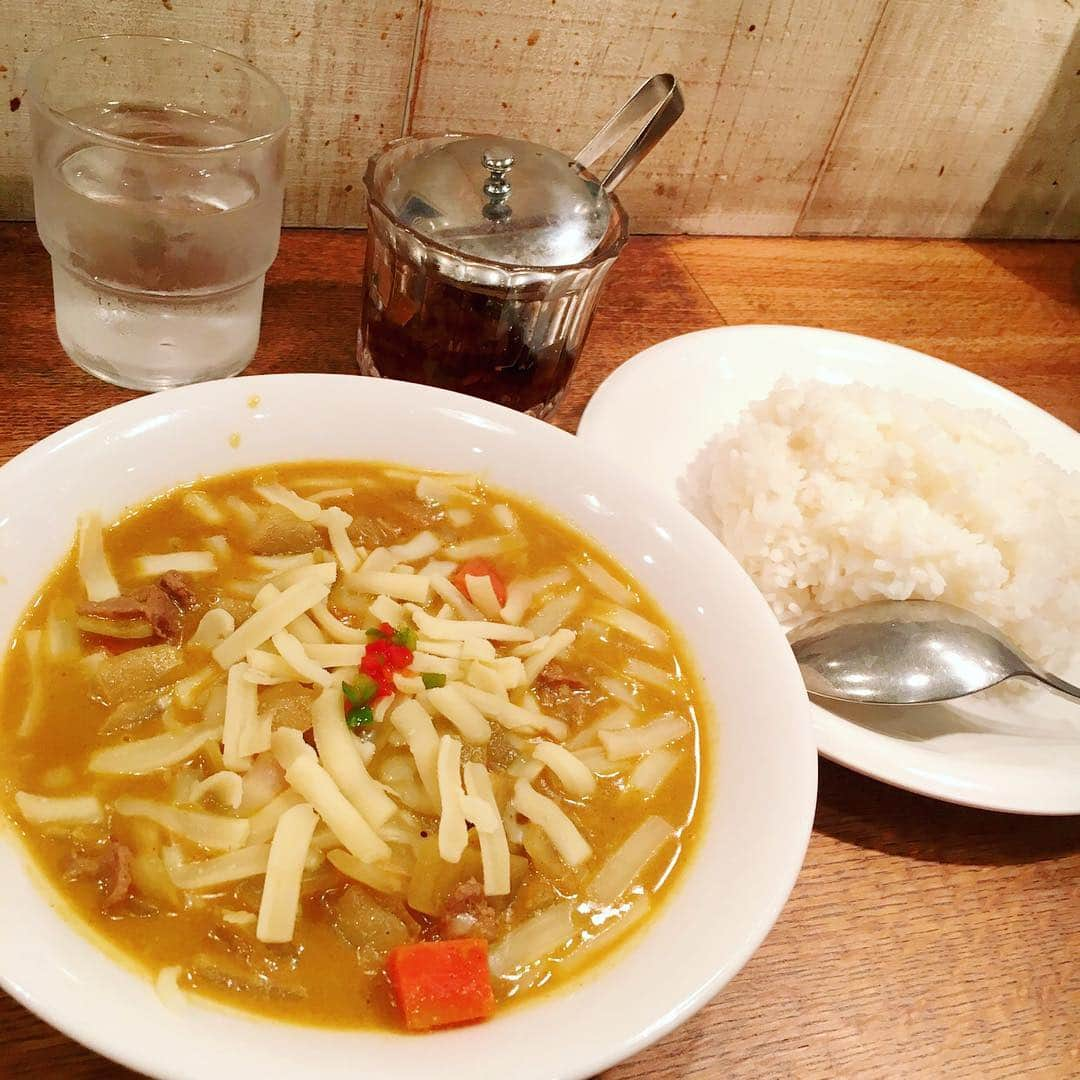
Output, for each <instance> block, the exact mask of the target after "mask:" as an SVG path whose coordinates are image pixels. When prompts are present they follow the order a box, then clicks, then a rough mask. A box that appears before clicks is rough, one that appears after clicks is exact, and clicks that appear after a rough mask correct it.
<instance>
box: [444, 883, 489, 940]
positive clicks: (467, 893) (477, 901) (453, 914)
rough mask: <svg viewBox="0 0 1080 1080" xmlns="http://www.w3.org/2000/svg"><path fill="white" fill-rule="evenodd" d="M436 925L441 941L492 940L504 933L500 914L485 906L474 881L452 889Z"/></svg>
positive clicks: (482, 891)
mask: <svg viewBox="0 0 1080 1080" xmlns="http://www.w3.org/2000/svg"><path fill="white" fill-rule="evenodd" d="M436 926H437V929H438V932H439V937H441V938H465V937H482V938H485V939H486V940H487V941H494V940H495V939H496V938H497V937H499V936H500V935H501V934H502V931H503V925H502V919H501V918H500V916H499V912H498V911H496V910H495V908H494V907H492V906H491V904H489V903H488V900H487V897H486V896H485V895H484V888H483V886H482V885H481V884H480V882H479V881H477V880H476V878H468V879H466V880H465V881H463V882H461V884H460V885H456V886H455V887H454V889H453V891H452V892H451V893H450V895H449V896H448V897H447V900H446V908H445V910H444V911H443V914H442V915H441V916H440V918H439V919H438V921H437V923H436Z"/></svg>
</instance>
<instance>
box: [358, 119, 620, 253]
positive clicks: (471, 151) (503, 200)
mask: <svg viewBox="0 0 1080 1080" xmlns="http://www.w3.org/2000/svg"><path fill="white" fill-rule="evenodd" d="M366 182H367V186H368V194H369V196H370V197H371V198H373V199H375V200H376V201H377V202H379V203H380V204H381V205H382V207H383V208H384V209H385V210H386V211H387V212H388V213H389V214H390V215H391V216H392V217H393V218H395V219H396V220H397V221H398V222H399V223H400V224H402V225H405V226H407V227H408V228H410V229H412V230H413V231H414V232H416V233H419V234H420V235H421V236H424V237H428V238H430V239H431V240H433V241H436V242H437V243H439V244H441V245H442V246H443V247H446V248H450V249H452V250H454V251H456V252H459V253H461V254H462V255H465V256H471V257H474V258H481V259H485V260H488V261H490V262H495V263H499V264H501V265H503V266H535V267H547V266H572V265H574V264H576V263H579V262H582V261H583V260H585V259H587V258H588V257H589V256H590V255H591V254H592V253H593V252H594V251H595V250H596V249H597V248H598V247H599V246H600V245H601V243H602V242H603V241H604V239H605V237H606V236H607V234H608V228H609V225H610V223H611V220H612V214H613V205H614V199H613V197H612V196H611V195H609V194H608V193H607V192H606V191H604V189H603V188H602V187H601V185H600V183H599V181H597V180H596V179H595V178H594V177H593V176H592V175H591V174H590V173H588V172H586V171H585V170H584V169H583V168H582V167H581V166H580V165H578V164H577V163H575V162H571V161H570V160H569V159H568V158H567V157H565V156H564V155H563V154H560V153H559V152H558V151H556V150H552V149H550V148H549V147H546V146H540V145H538V144H537V143H531V142H526V141H524V140H521V139H504V138H501V137H499V136H496V135H440V136H437V137H434V138H414V139H402V140H399V141H398V142H396V143H392V144H391V145H390V146H389V147H388V148H387V149H386V150H385V151H384V152H383V153H381V154H379V155H377V156H376V157H374V158H373V159H372V161H371V165H370V167H369V169H368V175H367V177H366Z"/></svg>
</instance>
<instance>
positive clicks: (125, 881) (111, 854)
mask: <svg viewBox="0 0 1080 1080" xmlns="http://www.w3.org/2000/svg"><path fill="white" fill-rule="evenodd" d="M134 859H135V856H134V855H133V854H132V851H131V848H129V847H128V846H127V845H126V844H121V843H120V842H119V841H118V840H110V841H109V842H108V844H106V846H105V848H104V849H103V850H102V851H100V852H96V853H94V854H91V855H85V854H73V855H72V856H71V858H70V859H69V860H68V865H67V876H68V877H69V878H80V877H93V878H97V880H98V884H99V886H100V888H101V892H102V899H101V910H102V911H111V910H112V909H113V908H115V907H116V906H117V905H118V904H121V903H123V902H124V901H125V900H126V899H127V898H128V897H129V896H130V895H131V885H132V881H133V877H132V873H131V866H132V863H133V862H134Z"/></svg>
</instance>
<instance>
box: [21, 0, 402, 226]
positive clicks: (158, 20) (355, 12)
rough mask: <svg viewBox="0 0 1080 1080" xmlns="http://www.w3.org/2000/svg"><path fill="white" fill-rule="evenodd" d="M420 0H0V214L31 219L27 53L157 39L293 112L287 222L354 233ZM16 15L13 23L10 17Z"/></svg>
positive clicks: (398, 100) (391, 118)
mask: <svg viewBox="0 0 1080 1080" xmlns="http://www.w3.org/2000/svg"><path fill="white" fill-rule="evenodd" d="M418 7H419V0H160V2H158V0H113V2H111V3H103V2H101V0H33V2H28V0H0V66H3V67H4V68H6V69H7V70H6V71H2V72H0V97H2V108H0V217H31V216H32V215H33V203H32V200H31V194H30V181H29V172H30V122H29V116H28V115H27V110H24V109H21V108H20V109H18V110H15V111H12V108H11V106H10V104H9V102H10V101H11V100H13V99H16V98H18V99H21V97H22V95H23V94H25V88H26V83H25V78H26V68H27V66H28V64H29V62H30V60H31V59H32V58H33V56H34V55H35V54H36V53H38V52H40V51H41V50H42V49H44V48H46V47H48V46H49V45H52V44H55V43H56V42H58V41H62V40H65V39H69V38H75V37H82V36H85V35H88V34H102V33H145V34H164V35H169V36H172V37H183V38H189V39H192V40H194V41H201V42H205V43H206V44H208V45H215V46H217V47H219V48H223V49H225V50H226V51H228V52H232V53H235V54H237V55H240V56H243V57H244V58H245V59H248V60H250V61H252V62H253V63H254V64H256V65H258V66H259V67H260V68H262V69H263V70H264V71H265V72H267V74H269V75H271V76H273V78H274V79H276V80H277V81H278V83H279V84H280V85H281V87H282V88H283V89H284V91H285V93H286V94H287V95H288V98H289V101H290V103H291V105H292V110H293V115H292V123H291V125H290V129H289V166H288V169H289V173H288V185H287V188H286V195H285V215H286V221H287V222H289V223H290V224H296V225H356V224H360V223H361V222H362V221H363V215H364V200H363V194H362V184H361V179H362V177H363V169H364V164H365V162H366V160H367V157H368V155H369V154H370V153H371V151H372V150H373V149H374V148H375V147H377V146H378V145H380V144H381V143H382V142H383V141H385V140H386V139H390V138H396V137H397V135H398V133H399V132H400V131H401V122H402V116H403V114H404V108H405V100H406V94H407V89H408V83H409V72H410V70H411V65H412V54H413V45H414V39H415V36H416V22H417V11H418ZM12 16H14V17H12Z"/></svg>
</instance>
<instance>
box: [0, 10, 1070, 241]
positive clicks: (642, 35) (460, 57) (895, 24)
mask: <svg viewBox="0 0 1080 1080" xmlns="http://www.w3.org/2000/svg"><path fill="white" fill-rule="evenodd" d="M7 8H8V9H9V10H7V11H5V17H4V18H0V217H11V218H29V217H30V216H31V214H32V212H33V204H32V196H31V186H30V139H29V122H28V115H27V114H28V108H27V107H26V104H25V100H24V99H25V97H26V68H27V65H28V63H29V61H30V59H31V58H32V57H33V56H34V55H35V54H36V53H37V52H39V51H40V50H41V49H42V48H44V47H45V46H47V45H49V44H51V43H54V42H56V41H58V40H61V39H63V38H71V37H76V36H79V35H85V34H95V33H102V32H114V33H116V32H140V33H150V34H171V35H174V36H181V37H187V38H191V39H193V40H196V41H205V42H207V43H209V44H213V45H217V46H219V47H222V48H225V49H228V50H230V51H232V52H236V53H239V54H241V55H243V56H245V57H247V58H249V59H251V60H252V61H254V62H255V63H256V64H258V65H259V66H260V67H262V68H263V69H264V70H266V71H267V72H268V73H269V74H270V75H272V76H273V77H274V78H276V79H277V80H278V81H279V82H280V83H281V85H282V86H283V88H284V89H285V91H286V93H287V94H288V97H289V99H290V101H291V103H292V106H293V122H292V126H291V128H290V134H289V171H288V186H287V191H286V203H285V221H286V223H287V224H293V225H296V224H300V225H334V226H356V225H363V224H364V221H365V203H364V196H363V191H362V186H363V185H362V176H363V171H364V163H365V161H366V159H367V157H368V156H369V155H370V154H371V153H372V152H373V151H374V150H376V149H377V148H378V147H379V146H380V145H381V144H382V143H384V142H386V141H388V140H389V139H392V138H397V137H398V136H400V135H401V134H403V133H406V132H415V131H429V132H430V131H433V130H434V131H443V130H447V129H453V130H472V131H479V132H495V133H501V134H504V135H522V136H525V137H527V138H530V139H534V140H537V141H540V142H543V143H544V144H546V145H553V146H557V147H560V148H561V149H563V150H565V151H566V152H568V153H573V152H575V151H576V150H578V149H579V148H580V147H581V146H582V145H584V143H585V141H586V139H587V138H588V137H589V136H590V135H591V134H592V133H593V131H595V129H596V128H597V127H598V125H599V124H600V123H601V121H602V120H603V119H605V118H606V117H607V116H609V115H610V114H611V113H612V112H613V110H614V109H615V107H616V106H617V105H618V104H620V103H621V102H622V101H623V100H624V99H625V98H626V97H627V96H628V94H629V93H630V92H631V90H632V89H633V88H634V87H635V86H636V85H637V83H638V82H639V81H640V80H641V79H642V78H644V77H645V76H647V75H651V74H653V73H655V72H658V71H663V70H671V71H673V72H675V73H676V74H677V75H678V76H679V78H680V79H681V81H682V83H683V87H684V90H685V94H686V101H687V110H686V113H685V115H684V116H683V118H682V119H681V120H680V121H679V123H678V125H677V126H676V127H675V128H674V129H673V130H672V132H671V133H670V134H669V136H668V137H667V138H666V139H665V140H664V141H663V142H662V143H661V144H660V146H659V147H658V148H657V150H656V151H655V152H654V154H653V155H651V156H650V157H649V158H648V159H647V161H646V162H645V163H644V164H643V166H642V167H641V168H640V169H639V171H638V172H637V173H636V174H635V175H634V176H632V177H631V178H630V179H629V180H628V181H627V182H626V183H625V185H624V186H623V188H622V190H621V195H622V196H623V197H624V198H625V201H626V203H627V206H628V208H629V210H630V213H631V225H632V228H633V230H634V231H635V232H639V233H683V232H688V233H708V234H711V233H726V234H753V235H792V234H806V235H818V234H838V235H847V234H863V233H866V234H884V235H919V236H962V235H977V236H995V235H1000V236H1034V237H1041V236H1046V237H1049V236H1058V237H1077V236H1080V77H1078V73H1080V4H1075V3H1073V0H1039V2H1033V0H944V2H936V0H769V2H768V3H755V2H754V0H663V2H662V0H617V2H616V3H609V4H597V3H595V2H591V0H489V2H488V3H485V4H471V3H468V2H466V0H295V2H293V0H265V2H263V0H160V2H158V0H109V2H108V3H107V4H104V5H103V4H100V3H96V2H95V0H36V2H35V3H9V4H8V5H7ZM5 102H7V103H9V104H8V107H7V108H5V107H4V103H5Z"/></svg>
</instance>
